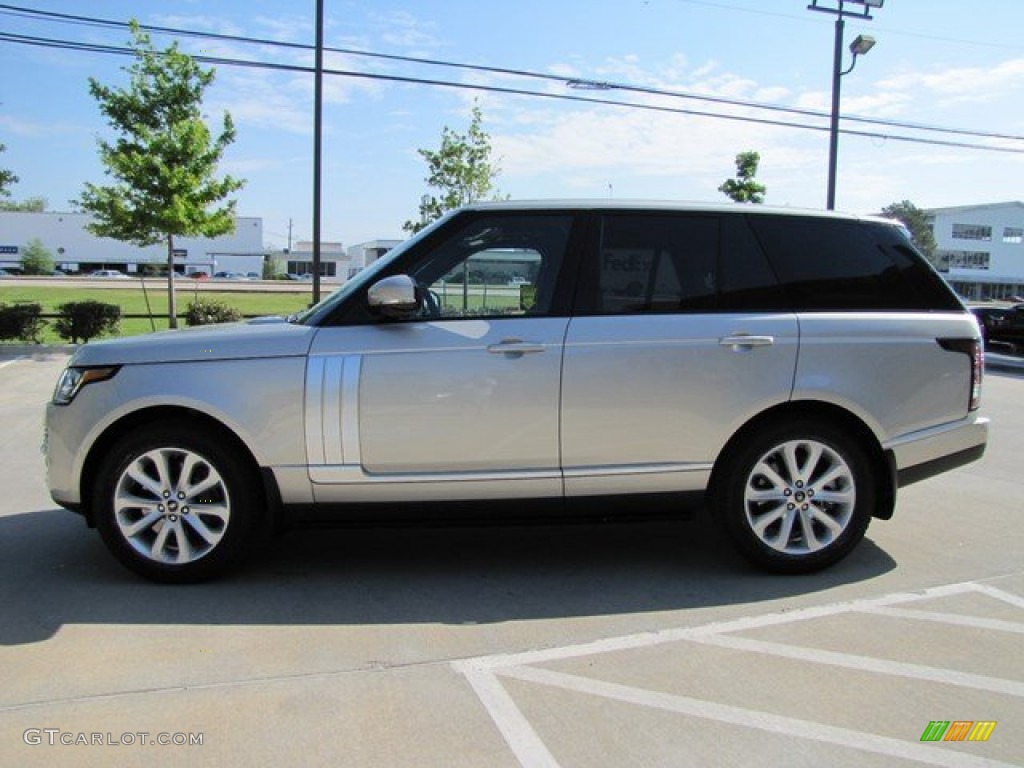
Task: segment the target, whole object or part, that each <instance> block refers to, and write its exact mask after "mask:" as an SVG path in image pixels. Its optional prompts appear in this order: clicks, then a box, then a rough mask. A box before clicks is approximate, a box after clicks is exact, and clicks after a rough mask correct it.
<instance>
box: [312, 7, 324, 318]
mask: <svg viewBox="0 0 1024 768" xmlns="http://www.w3.org/2000/svg"><path fill="white" fill-rule="evenodd" d="M313 70H314V72H313V123H314V125H313V303H314V304H316V303H317V302H319V301H320V190H321V186H322V179H321V172H322V166H323V162H322V147H323V123H324V0H316V57H315V62H314V66H313Z"/></svg>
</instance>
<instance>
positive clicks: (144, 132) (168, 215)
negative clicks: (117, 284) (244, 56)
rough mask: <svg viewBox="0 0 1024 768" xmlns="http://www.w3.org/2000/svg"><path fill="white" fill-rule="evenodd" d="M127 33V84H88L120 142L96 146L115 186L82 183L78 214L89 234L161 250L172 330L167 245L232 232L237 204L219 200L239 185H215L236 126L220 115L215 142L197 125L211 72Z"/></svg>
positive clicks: (227, 181) (220, 181)
mask: <svg viewBox="0 0 1024 768" xmlns="http://www.w3.org/2000/svg"><path fill="white" fill-rule="evenodd" d="M131 32H132V38H133V39H132V43H131V48H132V51H133V53H134V56H135V61H134V63H133V64H131V66H129V67H125V68H124V71H125V72H127V73H128V74H129V76H130V83H129V85H128V86H127V87H124V88H116V87H108V86H106V85H103V84H101V83H99V82H98V81H97V80H95V79H93V78H89V93H90V94H92V96H93V97H94V98H95V99H96V100H97V101H98V102H99V106H100V111H101V112H102V113H103V115H104V116H105V117H106V118H107V122H108V124H109V125H110V127H111V128H113V129H114V131H115V132H116V133H117V134H118V137H117V140H116V141H115V142H113V143H111V142H108V141H105V140H103V139H101V140H100V141H99V152H100V159H101V160H102V161H103V164H104V166H105V167H106V173H107V175H108V176H110V177H112V178H113V180H114V183H113V184H111V185H110V186H98V185H95V184H89V183H87V184H86V185H85V189H84V190H83V192H82V196H81V199H80V200H79V205H80V206H81V208H82V209H83V210H85V211H86V212H88V213H91V214H93V216H95V221H94V222H93V223H92V224H90V225H88V229H89V231H90V232H92V233H93V234H95V235H99V236H101V237H112V238H114V239H116V240H123V241H127V242H131V243H135V244H136V245H139V246H147V245H154V244H156V243H160V242H162V243H165V244H166V246H167V273H168V274H167V301H168V323H169V325H170V327H171V328H177V327H178V322H177V305H176V302H175V295H174V238H176V237H197V236H203V237H218V236H220V235H224V234H227V233H229V232H232V231H233V230H234V227H235V220H234V215H235V201H234V200H230V201H226V199H227V198H228V196H229V195H231V193H232V192H235V191H237V190H238V189H240V188H241V187H242V184H243V183H244V182H242V181H239V180H236V179H233V178H232V177H231V176H224V177H223V178H218V177H217V165H218V163H219V162H220V160H221V157H222V156H223V154H224V149H225V148H226V147H227V146H228V145H229V144H231V143H232V142H233V141H234V140H235V127H234V124H233V123H232V121H231V115H229V114H228V113H227V112H225V113H224V117H223V121H222V124H221V126H220V130H219V133H218V134H217V135H216V136H213V134H212V133H211V131H210V129H209V128H208V127H207V126H206V123H204V122H203V119H202V113H201V106H202V100H203V93H204V91H205V90H206V89H207V87H209V85H210V84H211V83H212V82H213V78H214V70H213V69H203V68H202V67H200V66H199V65H198V64H197V63H196V62H195V60H193V59H192V58H191V57H190V56H188V55H187V54H184V53H181V52H180V51H179V50H178V44H177V43H176V42H175V43H174V44H172V45H171V47H170V48H168V49H166V50H164V51H157V50H156V49H155V48H154V47H153V44H152V41H151V40H150V38H149V36H148V35H147V34H146V33H144V32H143V31H142V30H141V29H140V28H139V25H138V23H137V22H135V21H132V23H131Z"/></svg>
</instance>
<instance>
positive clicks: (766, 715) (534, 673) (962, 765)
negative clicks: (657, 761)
mask: <svg viewBox="0 0 1024 768" xmlns="http://www.w3.org/2000/svg"><path fill="white" fill-rule="evenodd" d="M500 674H501V675H502V676H503V677H511V678H515V679H516V680H524V681H526V682H529V683H537V684H539V685H547V686H551V687H554V688H562V689H565V690H569V691H576V692H577V693H586V694H590V695H592V696H600V697H602V698H605V699H612V700H614V701H622V702H625V703H627V704H635V705H637V706H641V707H650V708H652V709H660V710H664V711H667V712H675V713H676V714H679V715H686V716H687V717H696V718H700V719H702V720H715V721H716V722H720V723H729V724H730V725H739V726H743V727H745V728H755V729H757V730H761V731H768V732H769V733H773V734H776V735H784V736H792V737H794V738H798V739H806V740H808V741H819V742H824V743H826V744H831V745H836V746H840V747H849V748H851V749H859V750H861V751H864V752H873V753H875V754H879V755H885V756H887V757H896V758H900V759H904V760H915V761H917V762H920V763H925V764H927V765H939V766H949V768H971V767H973V766H999V767H1000V768H1013V766H1012V764H1011V763H1003V762H1000V761H997V760H990V759H987V758H983V757H975V756H974V755H965V754H963V753H959V752H943V751H941V750H937V749H936V748H935V747H934V746H933V745H931V744H919V743H915V742H909V741H901V740H900V739H894V738H891V737H888V736H878V735H876V734H873V733H865V732H863V731H854V730H851V729H849V728H839V727H837V726H834V725H824V724H823V723H814V722H811V721H809V720H800V719H798V718H793V717H785V716H783V715H775V714H772V713H770V712H761V711H758V710H753V709H744V708H742V707H734V706H731V705H729V704H718V703H716V702H713V701H707V700H705V699H692V698H690V697H688V696H677V695H675V694H669V693H661V692H659V691H648V690H644V689H642V688H632V687H630V686H626V685H619V684H617V683H607V682H604V681H602V680H594V679H592V678H589V677H580V676H578V675H566V674H563V673H561V672H553V671H551V670H549V669H536V668H532V667H512V668H511V669H503V670H501V673H500ZM523 764H524V765H533V764H532V763H523Z"/></svg>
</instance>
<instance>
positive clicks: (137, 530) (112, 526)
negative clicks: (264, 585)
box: [93, 424, 262, 583]
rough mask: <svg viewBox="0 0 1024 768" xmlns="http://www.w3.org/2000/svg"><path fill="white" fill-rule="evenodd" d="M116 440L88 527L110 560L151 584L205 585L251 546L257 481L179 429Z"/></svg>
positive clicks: (232, 459)
mask: <svg viewBox="0 0 1024 768" xmlns="http://www.w3.org/2000/svg"><path fill="white" fill-rule="evenodd" d="M142 430H144V432H145V433H144V434H132V435H128V436H126V437H124V438H122V439H121V440H119V441H118V442H117V443H116V444H115V445H114V446H113V447H112V449H111V451H110V452H109V454H108V458H107V460H106V461H105V462H104V464H103V466H102V468H101V470H100V472H99V475H98V481H97V483H96V487H95V491H94V497H93V504H94V506H93V509H94V510H95V512H96V527H97V528H98V529H99V532H100V535H101V536H102V537H103V540H104V542H105V543H106V545H107V547H108V548H109V549H110V550H111V552H112V553H113V554H114V556H115V557H117V559H118V560H120V561H121V563H122V564H124V565H125V566H127V567H128V568H129V569H131V570H132V571H134V572H135V573H137V574H139V575H141V576H144V577H145V578H148V579H151V580H153V581H159V582H166V583H189V582H198V581H205V580H207V579H210V578H213V577H214V576H217V575H219V574H221V573H222V572H223V571H225V570H226V569H227V568H228V567H230V566H232V565H234V564H235V563H236V562H237V561H238V560H239V559H240V558H241V557H242V556H243V555H244V554H245V553H246V552H247V550H248V549H249V547H250V546H251V545H252V543H253V539H254V534H255V532H256V530H257V529H258V522H259V520H260V515H261V510H262V493H261V491H260V488H259V483H258V475H257V474H256V472H255V471H254V470H253V469H252V468H251V467H250V466H249V465H248V463H247V462H245V461H244V460H242V459H240V458H239V457H238V456H237V455H236V454H235V453H232V452H231V451H230V450H229V449H228V448H227V447H226V446H225V445H224V444H223V441H217V440H214V439H211V438H210V437H208V436H207V435H206V434H204V433H203V432H201V431H200V430H199V429H189V428H185V427H182V426H180V425H170V424H161V425H151V426H148V427H143V428H142Z"/></svg>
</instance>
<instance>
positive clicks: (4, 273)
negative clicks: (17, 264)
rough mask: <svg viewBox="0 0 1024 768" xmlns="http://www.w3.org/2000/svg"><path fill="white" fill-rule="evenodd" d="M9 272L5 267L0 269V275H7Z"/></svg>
mask: <svg viewBox="0 0 1024 768" xmlns="http://www.w3.org/2000/svg"><path fill="white" fill-rule="evenodd" d="M10 274H11V273H10V272H8V271H7V270H6V269H0V277H8V276H9V275H10Z"/></svg>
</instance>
